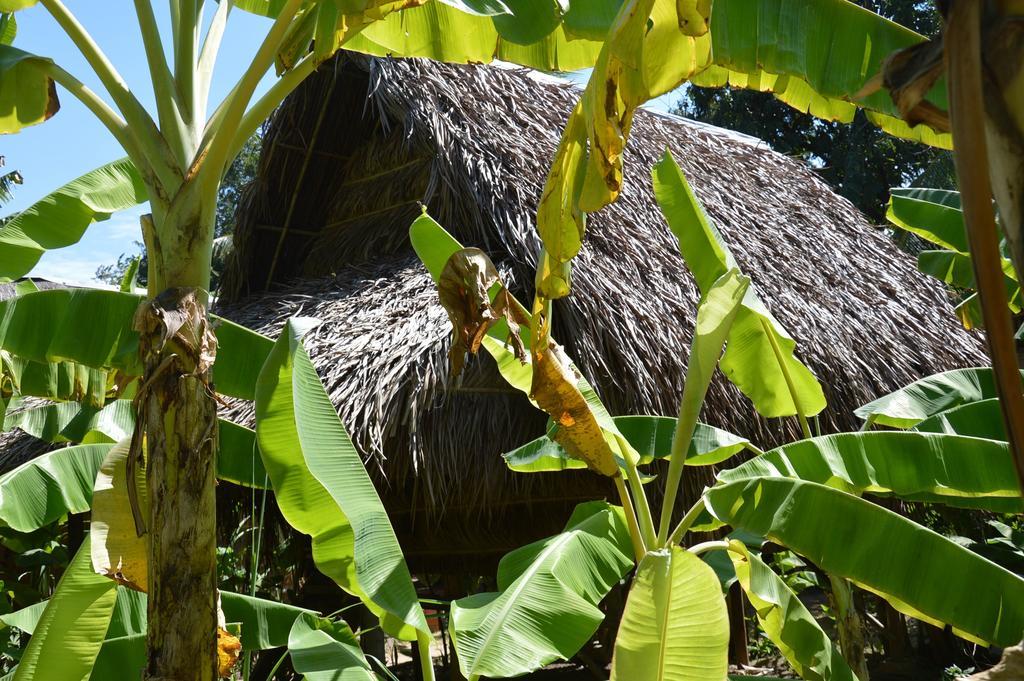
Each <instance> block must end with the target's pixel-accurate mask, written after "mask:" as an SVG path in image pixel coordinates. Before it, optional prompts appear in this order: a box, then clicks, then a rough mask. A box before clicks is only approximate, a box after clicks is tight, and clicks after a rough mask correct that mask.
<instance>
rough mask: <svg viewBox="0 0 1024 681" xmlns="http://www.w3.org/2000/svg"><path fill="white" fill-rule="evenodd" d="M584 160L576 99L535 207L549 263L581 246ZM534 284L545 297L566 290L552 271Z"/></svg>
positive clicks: (583, 123) (584, 128) (567, 257)
mask: <svg viewBox="0 0 1024 681" xmlns="http://www.w3.org/2000/svg"><path fill="white" fill-rule="evenodd" d="M586 162H587V125H586V121H584V119H583V103H582V102H577V104H576V108H574V109H573V111H572V113H571V114H570V115H569V120H568V122H567V123H566V125H565V131H564V132H563V133H562V139H561V141H560V142H559V144H558V150H557V151H556V152H555V158H554V161H553V162H552V164H551V169H550V170H549V171H548V177H547V180H546V181H545V183H544V193H543V194H542V195H541V200H540V205H539V206H538V207H537V231H538V232H539V233H540V238H541V241H543V242H544V247H545V249H546V252H547V254H548V256H549V258H550V259H551V261H552V263H553V264H558V263H563V262H568V261H569V260H571V259H573V258H575V257H576V254H577V253H579V252H580V247H581V246H582V245H583V232H584V229H585V228H586V216H585V215H584V214H583V213H582V212H581V211H580V209H579V195H580V189H581V188H582V183H583V176H584V169H585V168H586ZM551 269H552V270H555V268H554V267H552V268H551ZM555 279H557V282H556V281H555ZM537 284H538V286H539V287H540V288H541V292H542V293H543V294H544V295H545V296H547V297H548V298H560V297H562V296H564V295H565V294H566V293H567V292H568V286H567V282H565V281H564V279H562V278H560V277H557V275H556V273H555V272H554V271H553V272H552V273H551V274H549V275H542V276H538V281H537ZM562 289H565V291H564V292H563V290H562Z"/></svg>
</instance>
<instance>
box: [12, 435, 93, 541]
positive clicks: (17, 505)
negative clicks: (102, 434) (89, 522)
mask: <svg viewBox="0 0 1024 681" xmlns="http://www.w3.org/2000/svg"><path fill="white" fill-rule="evenodd" d="M110 448H111V445H110V444H92V445H78V446H76V447H65V448H63V449H58V450H56V451H53V452H47V453H46V454H43V455H41V456H38V457H36V458H35V459H32V460H31V461H26V462H25V463H23V464H21V465H20V466H18V467H17V468H15V469H14V470H12V471H9V472H7V473H5V474H4V475H3V476H0V521H2V522H3V524H4V525H6V526H7V527H10V528H11V529H13V530H16V531H18V532H32V531H33V530H37V529H39V528H40V527H43V526H44V525H48V524H50V523H52V522H54V521H56V520H58V519H60V518H61V517H63V516H65V515H67V514H68V513H84V512H86V511H88V510H89V508H90V507H91V505H92V488H93V483H94V482H95V481H96V473H97V472H98V471H99V469H100V464H102V463H103V458H104V457H105V456H106V455H107V452H108V451H110Z"/></svg>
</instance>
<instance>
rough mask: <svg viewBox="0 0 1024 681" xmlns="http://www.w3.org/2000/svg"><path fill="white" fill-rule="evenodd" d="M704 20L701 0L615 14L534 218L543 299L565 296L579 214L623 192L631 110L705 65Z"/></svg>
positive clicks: (633, 0)
mask: <svg viewBox="0 0 1024 681" xmlns="http://www.w3.org/2000/svg"><path fill="white" fill-rule="evenodd" d="M710 13H711V3H710V2H709V1H708V0H628V1H627V2H625V3H624V4H623V5H622V7H621V9H620V10H619V14H618V15H617V16H616V19H615V22H614V23H613V25H612V29H611V32H610V33H609V36H608V38H607V40H606V41H605V44H604V46H603V47H602V49H601V52H600V55H599V57H598V60H597V63H596V64H595V66H594V71H593V73H592V74H591V76H590V80H589V82H588V83H587V88H586V90H585V91H584V93H583V96H582V97H581V99H580V101H579V103H578V104H577V105H576V108H575V109H574V110H573V112H572V114H571V115H570V116H569V120H568V122H567V123H566V126H565V130H564V132H563V133H562V139H561V142H560V143H559V146H558V151H557V152H556V154H555V159H554V161H553V163H552V165H551V170H550V171H549V173H548V178H547V181H546V183H545V185H544V193H543V195H542V196H541V202H540V206H539V207H538V210H537V231H538V232H539V233H540V237H541V241H543V243H544V248H545V249H546V252H547V255H548V258H549V259H550V262H546V263H542V265H543V267H542V270H543V271H542V272H541V273H540V274H539V275H538V277H537V286H538V291H539V293H540V294H541V295H542V296H544V297H545V298H547V299H555V298H561V297H563V296H565V295H568V292H569V279H568V266H563V265H564V264H565V263H568V262H569V261H570V260H572V259H573V258H574V257H576V255H577V254H578V253H579V250H580V247H581V246H582V244H583V234H584V231H585V228H586V213H588V212H593V211H595V210H598V209H600V208H602V207H604V206H606V205H608V204H609V203H612V202H613V201H615V199H616V198H617V197H618V195H619V192H620V191H621V190H622V154H623V151H624V149H625V147H626V141H627V139H628V137H629V130H630V127H631V125H632V121H633V114H634V112H635V111H636V109H637V107H639V106H640V105H642V104H643V103H644V102H646V101H648V100H650V99H653V98H655V97H658V96H659V95H662V94H665V93H666V92H669V91H671V90H673V89H674V88H676V87H678V86H679V84H680V83H682V82H683V81H684V80H686V79H687V78H689V77H690V76H692V75H693V74H695V73H697V72H699V71H700V70H702V69H705V68H707V66H708V65H709V64H710V61H711V43H710V35H709V23H708V22H709V17H710ZM588 146H589V151H588ZM559 266H562V267H559Z"/></svg>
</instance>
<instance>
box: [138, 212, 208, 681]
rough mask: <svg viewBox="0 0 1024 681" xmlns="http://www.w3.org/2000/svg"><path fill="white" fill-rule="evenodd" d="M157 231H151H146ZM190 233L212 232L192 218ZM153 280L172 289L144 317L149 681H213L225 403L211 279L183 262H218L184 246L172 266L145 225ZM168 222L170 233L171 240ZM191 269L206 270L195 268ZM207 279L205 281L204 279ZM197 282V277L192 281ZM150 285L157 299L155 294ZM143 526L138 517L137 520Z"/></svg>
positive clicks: (145, 310) (149, 304)
mask: <svg viewBox="0 0 1024 681" xmlns="http://www.w3.org/2000/svg"><path fill="white" fill-rule="evenodd" d="M146 227H148V229H146ZM186 227H189V228H190V229H189V230H188V231H187V232H186V230H180V231H181V232H182V233H192V234H199V235H204V234H205V233H206V232H207V231H209V232H211V233H212V228H209V229H208V228H207V227H204V226H203V225H202V224H197V223H195V222H193V223H192V224H191V225H186ZM143 231H144V234H145V235H146V241H147V247H148V250H149V255H150V277H151V280H150V281H151V284H154V283H155V284H156V285H157V286H161V287H163V286H168V288H166V290H163V291H162V292H161V293H159V295H156V296H155V297H153V298H150V299H149V300H147V301H146V302H145V303H143V304H142V305H141V306H140V307H139V310H138V311H137V312H136V317H135V327H136V329H137V330H138V331H139V351H140V353H141V356H142V360H143V365H144V368H145V372H144V376H143V382H142V387H141V388H140V389H139V398H138V399H139V401H140V402H141V404H140V409H139V411H140V414H139V415H140V417H141V418H140V427H142V428H145V431H144V433H145V440H146V482H147V491H148V503H149V509H148V513H146V512H142V513H141V516H142V517H143V518H145V521H144V522H145V525H146V527H145V529H146V531H147V532H148V535H149V543H148V546H149V566H148V570H149V573H148V574H149V601H148V619H149V628H148V634H147V660H148V661H147V665H146V672H145V676H144V678H145V679H146V681H214V680H215V679H217V677H218V656H217V561H216V521H215V518H216V512H215V511H216V508H215V494H214V491H215V487H214V486H215V472H216V466H215V461H216V458H215V457H216V452H217V435H218V429H217V404H216V401H215V398H214V392H213V383H212V367H213V360H214V356H215V354H216V350H217V340H216V337H215V336H214V334H213V332H212V330H211V329H210V326H209V322H208V318H207V309H206V300H207V295H208V294H207V292H206V290H205V288H206V287H207V286H208V285H209V284H208V276H209V275H208V272H209V269H208V267H207V268H206V273H207V274H205V275H203V274H199V275H198V276H182V275H181V269H180V263H183V262H192V263H195V262H202V261H203V260H205V261H206V262H207V263H208V262H209V254H208V253H207V254H205V257H204V254H203V253H202V245H203V244H204V243H205V242H206V241H207V239H205V238H197V239H195V240H194V242H195V243H196V244H197V247H196V248H195V251H198V252H195V251H194V252H192V253H189V252H185V251H182V250H180V249H176V250H175V252H174V255H173V257H169V258H167V260H168V261H171V260H173V263H174V264H172V265H171V267H167V265H168V264H170V263H168V262H165V260H164V258H163V257H162V253H161V249H160V248H159V245H158V243H157V240H156V239H155V237H154V234H155V230H154V228H153V226H152V223H150V224H149V225H147V224H146V222H145V221H144V230H143ZM167 231H168V230H167V229H166V225H165V228H164V229H163V230H161V232H160V233H161V234H164V235H165V236H166V235H167ZM191 269H193V270H197V271H200V272H201V271H202V268H197V267H195V266H192V267H191ZM204 276H205V277H206V279H204ZM189 279H191V281H189ZM153 292H154V291H153V289H152V287H151V294H152V293H153ZM137 522H138V521H137Z"/></svg>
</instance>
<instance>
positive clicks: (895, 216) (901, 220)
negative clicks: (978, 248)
mask: <svg viewBox="0 0 1024 681" xmlns="http://www.w3.org/2000/svg"><path fill="white" fill-rule="evenodd" d="M889 191H890V197H889V205H888V206H887V207H886V210H885V218H886V219H887V220H888V221H889V222H891V223H892V224H894V225H896V226H897V227H899V228H901V229H904V230H906V231H908V232H912V233H914V234H916V235H917V236H919V237H921V238H922V239H925V240H926V241H929V242H931V243H933V244H935V245H937V246H941V247H942V248H946V249H949V250H951V251H955V252H957V253H969V252H970V250H971V249H970V246H969V245H968V243H967V230H966V228H965V227H964V214H963V211H961V210H960V192H954V191H948V190H944V189H922V188H916V187H908V188H893V189H891V190H889Z"/></svg>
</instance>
